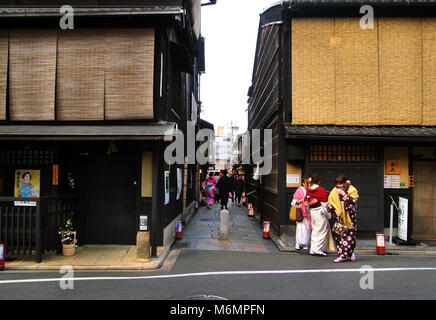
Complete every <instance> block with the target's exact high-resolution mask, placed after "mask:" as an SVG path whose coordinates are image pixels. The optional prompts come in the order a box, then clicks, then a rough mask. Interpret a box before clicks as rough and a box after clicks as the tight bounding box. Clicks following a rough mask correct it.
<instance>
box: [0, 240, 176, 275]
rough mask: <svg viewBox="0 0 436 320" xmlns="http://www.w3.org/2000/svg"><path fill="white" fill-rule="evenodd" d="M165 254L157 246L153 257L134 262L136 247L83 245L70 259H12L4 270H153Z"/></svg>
mask: <svg viewBox="0 0 436 320" xmlns="http://www.w3.org/2000/svg"><path fill="white" fill-rule="evenodd" d="M169 251H170V248H169V247H159V248H158V252H157V254H158V256H157V257H156V258H153V259H150V260H149V261H144V260H142V261H138V260H136V246H128V245H85V246H83V247H79V248H76V255H75V256H73V257H64V256H62V255H61V254H56V253H54V252H52V253H46V254H44V255H43V257H42V262H41V263H37V262H35V261H34V259H35V257H34V256H18V257H15V258H14V257H12V259H11V261H9V262H8V261H7V262H6V263H5V270H59V269H60V268H61V267H63V266H71V267H72V268H73V269H74V270H153V269H158V268H160V267H161V266H162V264H163V262H164V260H165V258H166V257H167V255H168V253H169ZM8 258H11V257H8Z"/></svg>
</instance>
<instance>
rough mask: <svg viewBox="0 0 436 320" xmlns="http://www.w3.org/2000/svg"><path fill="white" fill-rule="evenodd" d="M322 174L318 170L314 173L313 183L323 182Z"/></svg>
mask: <svg viewBox="0 0 436 320" xmlns="http://www.w3.org/2000/svg"><path fill="white" fill-rule="evenodd" d="M321 180H322V179H321V176H320V175H319V173H318V172H315V173H314V174H312V183H313V184H320V183H321Z"/></svg>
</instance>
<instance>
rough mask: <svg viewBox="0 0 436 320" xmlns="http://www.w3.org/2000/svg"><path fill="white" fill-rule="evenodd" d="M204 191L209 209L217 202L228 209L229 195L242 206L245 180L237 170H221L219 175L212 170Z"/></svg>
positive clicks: (222, 207) (236, 203)
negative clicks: (236, 172)
mask: <svg viewBox="0 0 436 320" xmlns="http://www.w3.org/2000/svg"><path fill="white" fill-rule="evenodd" d="M204 191H205V197H206V203H207V208H208V209H210V208H211V207H212V205H213V204H214V203H215V202H220V203H221V209H226V210H227V209H228V208H227V206H228V202H229V197H232V198H233V199H235V200H234V204H235V205H238V206H241V202H242V194H243V191H244V180H243V178H242V177H241V176H239V175H236V174H235V172H228V171H227V170H221V172H220V174H219V175H217V176H214V174H213V172H211V173H209V177H207V179H206V184H205V190H204Z"/></svg>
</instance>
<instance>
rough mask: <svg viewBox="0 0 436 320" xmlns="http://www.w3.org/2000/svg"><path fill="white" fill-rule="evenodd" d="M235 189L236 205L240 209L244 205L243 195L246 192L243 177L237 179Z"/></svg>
mask: <svg viewBox="0 0 436 320" xmlns="http://www.w3.org/2000/svg"><path fill="white" fill-rule="evenodd" d="M234 189H235V205H238V207H240V206H241V203H242V193H243V192H244V180H242V176H238V177H237V178H236V180H235V184H234Z"/></svg>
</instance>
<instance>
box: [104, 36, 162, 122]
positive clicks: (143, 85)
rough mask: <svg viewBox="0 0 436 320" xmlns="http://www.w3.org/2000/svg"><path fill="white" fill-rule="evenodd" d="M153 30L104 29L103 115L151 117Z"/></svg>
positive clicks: (117, 118)
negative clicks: (104, 104) (105, 35)
mask: <svg viewBox="0 0 436 320" xmlns="http://www.w3.org/2000/svg"><path fill="white" fill-rule="evenodd" d="M153 75H154V30H153V29H135V30H132V29H110V30H107V38H106V54H105V81H106V85H105V86H106V87H105V88H106V89H105V102H106V106H105V118H106V119H107V120H130V119H152V118H153Z"/></svg>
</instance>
